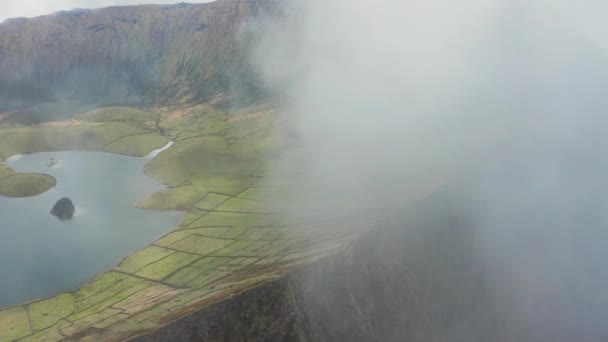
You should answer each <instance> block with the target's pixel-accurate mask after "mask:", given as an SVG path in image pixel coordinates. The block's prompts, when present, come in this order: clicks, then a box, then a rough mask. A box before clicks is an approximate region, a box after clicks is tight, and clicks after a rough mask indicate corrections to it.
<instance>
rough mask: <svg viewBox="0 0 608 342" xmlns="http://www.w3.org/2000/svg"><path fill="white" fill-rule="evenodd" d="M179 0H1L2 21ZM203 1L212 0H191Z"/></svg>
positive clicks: (0, 17) (193, 1) (0, 16)
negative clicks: (73, 10)
mask: <svg viewBox="0 0 608 342" xmlns="http://www.w3.org/2000/svg"><path fill="white" fill-rule="evenodd" d="M177 2H179V0H44V1H40V0H20V1H14V0H0V4H1V5H2V11H1V12H0V21H4V20H5V19H8V18H17V17H36V16H40V15H45V14H50V13H53V12H57V11H63V10H71V9H74V8H101V7H108V6H123V5H141V4H173V3H177ZM188 2H192V3H201V2H211V1H210V0H190V1H188Z"/></svg>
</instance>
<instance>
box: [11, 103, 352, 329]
mask: <svg viewBox="0 0 608 342" xmlns="http://www.w3.org/2000/svg"><path fill="white" fill-rule="evenodd" d="M180 113H181V114H180ZM178 114H180V115H174V116H171V115H164V116H156V114H152V113H147V112H143V111H139V110H133V109H128V108H120V107H118V108H117V107H110V108H103V109H99V110H95V111H91V112H88V113H85V114H83V115H81V116H79V117H78V119H79V120H81V121H78V124H77V125H74V126H68V127H49V126H39V127H13V128H0V142H2V143H1V144H0V156H1V157H8V156H11V155H14V154H19V153H28V152H39V151H57V150H83V149H84V150H96V151H109V152H114V153H121V154H128V155H137V156H142V155H145V154H147V153H148V152H150V151H151V150H154V149H156V148H159V147H161V146H162V145H164V144H165V143H166V141H167V140H166V138H165V137H163V136H161V135H160V134H158V132H157V128H156V127H157V123H158V124H159V125H158V127H160V128H163V130H164V134H165V135H167V136H168V137H170V138H172V139H175V140H176V143H175V144H174V145H173V146H172V147H171V148H170V149H168V150H166V151H164V152H163V153H161V154H160V155H158V156H157V157H155V158H154V159H153V160H151V161H149V162H148V163H147V165H146V167H145V172H146V173H147V174H148V175H149V176H151V177H153V178H155V179H157V180H159V181H160V182H162V183H164V184H166V185H168V186H169V187H170V188H168V189H164V190H161V191H159V192H157V193H154V194H152V195H150V196H149V197H147V198H145V199H142V200H141V201H139V202H138V203H137V204H136V205H137V206H138V207H141V208H146V209H156V210H184V211H187V212H186V213H185V215H184V219H183V222H182V223H181V224H180V226H179V227H177V230H175V231H173V232H171V233H169V234H167V235H165V236H164V237H162V238H160V239H159V240H158V241H156V242H155V243H154V244H153V245H151V246H149V247H147V248H144V249H142V250H140V251H139V252H137V253H135V254H133V255H131V256H128V257H126V258H125V259H123V260H122V261H121V262H120V264H119V265H117V266H116V268H115V269H114V270H111V271H109V272H106V273H104V274H102V275H100V276H98V277H97V278H95V279H93V280H92V281H91V282H90V283H88V284H85V285H83V286H82V287H80V288H79V289H77V290H75V291H72V292H70V293H68V294H64V295H61V296H57V297H53V298H50V299H46V300H43V301H40V302H36V303H31V304H29V305H27V304H26V305H23V306H19V307H16V308H13V309H8V310H0V327H2V328H0V341H4V340H13V339H16V338H21V337H24V336H27V335H29V334H32V335H31V336H29V337H28V338H27V339H26V340H32V341H34V340H40V341H44V340H47V341H51V340H56V339H64V338H74V337H75V336H74V335H75V334H78V333H79V332H83V331H87V334H86V335H87V336H86V337H87V338H88V340H91V341H94V340H105V339H107V338H108V336H110V337H112V336H114V337H116V339H117V340H122V339H124V337H128V336H132V335H133V333H139V332H142V331H146V330H150V329H154V328H157V327H158V325H159V324H160V323H159V322H164V321H165V320H167V319H173V318H174V316H175V315H178V316H175V317H179V313H181V312H184V313H185V312H189V310H192V309H195V308H198V307H201V306H203V305H206V304H205V303H207V302H206V300H207V301H209V303H211V302H215V301H217V300H221V299H222V298H226V297H227V296H229V295H231V294H233V293H234V292H235V291H242V290H245V289H246V288H248V287H251V286H255V285H258V284H260V283H261V282H264V281H267V280H269V279H274V278H276V277H277V276H278V275H280V274H281V273H282V272H285V271H286V269H285V268H284V263H283V262H284V260H287V261H289V262H290V263H292V262H293V263H296V262H298V261H301V260H304V259H306V258H310V257H313V256H315V255H320V254H322V253H328V252H330V251H331V250H334V249H332V248H334V247H335V246H336V245H335V244H331V243H329V242H330V241H328V242H327V243H326V245H327V246H329V247H325V246H321V247H319V248H311V249H305V248H304V247H303V246H300V244H301V240H302V241H303V240H304V237H305V236H306V234H307V232H308V230H307V229H306V227H304V228H303V227H300V226H289V227H286V226H284V217H282V216H283V215H281V214H279V213H276V212H275V211H277V210H278V211H280V210H284V209H286V208H287V206H286V205H282V204H280V203H281V202H283V200H284V199H285V198H286V193H285V191H283V189H284V186H285V185H288V184H290V182H292V181H293V179H292V178H290V177H289V176H284V175H281V177H278V178H280V179H278V178H277V177H275V175H274V174H273V173H272V172H270V171H269V170H275V168H273V167H272V165H271V162H270V161H269V160H271V159H272V157H273V156H274V155H275V152H276V151H277V150H278V149H280V148H282V146H283V145H282V141H283V138H284V137H282V136H281V135H280V134H275V133H274V131H273V129H272V128H273V125H274V122H275V120H276V115H275V113H274V112H273V111H272V110H271V109H270V108H268V107H266V106H256V107H251V108H245V109H242V110H239V111H237V112H233V113H231V112H227V111H226V109H225V108H220V107H217V106H213V105H202V106H196V107H193V108H190V109H187V110H185V111H183V112H182V111H178ZM159 118H164V119H160V121H159V122H157V121H156V120H157V119H159ZM152 121H154V122H152ZM272 163H274V162H272ZM273 165H274V164H273ZM3 176H4V178H2V177H3ZM262 176H263V177H262ZM13 177H17V178H15V179H14V180H18V179H19V178H23V177H24V176H21V175H16V174H14V172H13V171H12V170H10V169H8V168H6V167H2V166H0V192H1V191H2V184H3V181H4V180H10V179H11V178H13ZM24 179H25V178H24ZM7 184H8V183H7ZM270 186H271V187H270ZM14 187H16V186H15V185H13V188H14ZM26 187H27V186H26ZM7 188H8V187H7ZM294 236H297V239H296V238H293V237H294ZM298 246H299V247H298ZM340 246H342V245H340ZM317 247H318V246H317ZM273 267H274V268H273ZM212 299H213V300H212ZM28 314H29V319H33V321H32V325H31V326H30V325H29V322H28ZM5 327H8V329H10V330H6V328H5ZM88 334H92V335H90V336H88ZM95 334H100V335H95ZM77 336H78V338H81V339H82V340H87V339H86V338H85V336H84V335H82V336H81V335H77ZM110 339H111V338H110Z"/></svg>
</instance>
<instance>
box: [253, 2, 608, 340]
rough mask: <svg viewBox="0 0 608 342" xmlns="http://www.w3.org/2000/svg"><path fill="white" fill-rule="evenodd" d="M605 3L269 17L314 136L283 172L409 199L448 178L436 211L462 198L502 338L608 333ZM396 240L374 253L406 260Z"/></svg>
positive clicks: (276, 85) (298, 108) (327, 188)
mask: <svg viewBox="0 0 608 342" xmlns="http://www.w3.org/2000/svg"><path fill="white" fill-rule="evenodd" d="M605 7H606V5H605V4H603V3H600V2H598V1H596V2H586V3H585V4H578V3H577V4H574V3H572V2H565V1H562V2H560V1H558V2H548V1H541V2H534V3H533V4H531V3H529V2H525V1H499V0H494V1H483V0H467V1H459V2H445V1H437V0H432V1H397V0H380V1H374V2H366V1H347V0H335V1H331V2H326V1H317V0H311V1H291V2H289V4H287V5H286V6H285V13H284V16H283V20H281V21H279V22H276V21H269V22H265V23H261V24H258V27H256V29H257V30H263V31H264V32H265V35H264V36H265V39H263V40H262V41H261V42H260V43H259V44H258V48H257V50H256V53H254V56H253V62H254V64H255V65H256V66H257V70H258V72H259V74H260V75H261V76H262V79H263V80H264V81H265V84H266V86H267V87H269V88H270V89H272V90H274V91H275V92H277V93H281V94H282V95H283V97H284V99H285V109H284V111H285V117H286V118H289V120H290V124H291V127H292V129H293V134H294V136H297V138H298V141H300V142H301V145H299V146H301V148H299V149H297V151H296V152H295V153H294V154H295V155H297V157H295V158H292V159H289V160H285V161H284V162H283V163H282V164H281V165H279V167H278V168H277V170H275V172H276V173H277V174H281V173H283V172H285V170H287V169H299V170H300V173H299V177H300V184H299V185H297V186H295V187H294V189H292V190H293V192H294V193H296V194H297V196H300V197H301V198H300V199H301V200H304V201H306V202H308V203H309V205H310V206H311V207H314V208H316V209H319V208H324V209H325V210H328V211H340V210H344V207H350V208H352V209H353V210H355V211H356V210H357V209H362V208H369V204H370V203H372V204H373V205H374V206H375V207H383V208H387V207H393V209H394V210H395V211H399V210H403V211H404V210H405V207H406V206H407V205H406V203H409V202H407V201H406V199H408V198H411V199H419V198H424V197H425V196H429V195H430V194H432V193H435V194H439V196H441V193H442V189H450V190H449V192H450V193H451V194H452V195H451V199H450V200H449V201H448V203H449V204H448V205H447V209H446V207H442V209H441V210H440V209H437V211H436V212H434V213H433V214H432V215H435V216H437V217H441V216H442V215H448V213H447V212H448V211H449V212H451V211H454V210H456V209H455V208H457V210H458V215H460V216H462V217H464V218H465V222H467V227H468V228H469V230H467V234H468V235H467V236H466V237H467V238H470V240H471V243H470V246H469V245H468V246H469V247H467V248H468V250H467V252H469V253H470V254H471V255H472V258H473V261H472V263H473V264H475V265H477V266H476V267H479V270H478V271H479V272H478V273H479V274H482V277H483V279H484V281H485V283H486V284H491V286H490V288H489V290H488V291H489V292H490V293H492V294H493V296H494V298H492V299H491V300H489V301H491V302H492V303H493V305H495V306H496V307H495V310H496V311H494V312H492V315H494V317H493V318H495V320H496V321H499V322H501V323H500V324H502V327H503V328H504V331H503V334H502V335H501V336H502V339H501V338H498V337H497V336H496V335H497V334H496V335H492V334H491V333H490V336H493V337H494V338H495V339H493V340H509V338H508V337H505V336H510V339H511V340H539V341H572V340H582V341H599V340H603V339H605V338H606V337H607V336H608V328H607V327H608V325H607V324H606V317H608V305H606V304H607V303H608V296H607V295H606V294H605V292H606V291H605V289H606V288H608V264H607V263H606V262H605V260H606V257H607V256H608V252H607V251H608V248H606V247H608V246H607V245H608V217H607V215H606V208H608V195H607V194H608V191H606V190H607V186H606V182H605V180H604V176H605V175H606V174H608V156H607V155H606V153H605V151H604V149H605V148H604V146H605V145H606V143H607V142H608V141H607V140H608V138H607V135H606V134H605V128H606V127H607V125H608V117H607V116H606V115H605V111H606V109H608V100H607V97H606V94H605V89H608V88H607V86H608V64H607V63H606V61H607V57H608V54H607V53H606V51H607V50H606V47H608V44H607V40H606V38H605V37H606V34H605V33H606V31H607V30H608V27H606V25H605V24H604V23H602V21H601V19H600V13H604V11H602V10H605ZM435 196H437V195H435ZM313 212H314V211H313ZM400 217H402V221H401V222H400V223H397V225H402V226H403V227H406V226H409V224H408V216H407V215H404V216H400ZM438 220H439V219H438ZM404 229H406V228H404ZM429 229H433V227H430V228H429ZM411 234H420V230H413V231H412V233H411ZM403 236H404V237H405V239H409V240H416V239H417V237H416V236H415V235H409V236H408V234H407V232H406V233H404V235H403ZM392 247H393V248H392V249H391V248H389V246H386V245H377V246H375V248H376V251H375V254H374V255H376V254H378V253H385V254H386V259H387V260H388V259H389V255H390V257H391V258H393V257H394V255H395V249H399V246H396V247H395V246H394V245H393V246H392ZM426 247H427V248H422V249H421V250H422V251H423V253H428V254H429V255H433V253H434V248H436V247H437V246H433V245H429V246H426ZM442 247H445V246H442ZM454 248H456V247H454ZM410 257H412V256H411V255H410ZM420 259H424V258H422V257H421V258H420ZM391 262H394V260H391ZM455 264H457V263H455ZM422 266H424V264H422ZM456 271H457V270H456ZM448 281H449V280H448ZM475 281H476V280H471V286H472V287H475V288H476V287H477V285H475ZM441 295H445V294H441ZM455 295H457V294H455ZM446 310H447V309H446ZM493 310H494V309H493ZM455 314H456V315H461V316H462V317H467V316H468V315H469V314H470V313H469V312H458V313H455ZM475 315H478V316H479V315H481V316H482V317H483V314H480V313H479V312H477V313H476V314H475ZM462 319H464V318H462ZM468 324H469V326H466V327H464V328H462V329H465V330H466V329H468V330H470V331H472V330H481V329H484V327H479V326H476V325H475V323H474V322H472V321H468ZM505 331H508V332H505ZM465 336H468V337H469V339H468V340H477V339H475V338H473V337H472V336H475V335H472V334H465ZM443 337H444V338H443V339H440V340H448V341H455V340H467V338H462V336H460V337H461V338H456V337H455V336H451V335H449V333H448V334H444V335H443ZM487 337H488V336H486V338H487ZM396 340H398V338H396Z"/></svg>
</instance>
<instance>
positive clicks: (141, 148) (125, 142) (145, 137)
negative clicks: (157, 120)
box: [104, 133, 169, 157]
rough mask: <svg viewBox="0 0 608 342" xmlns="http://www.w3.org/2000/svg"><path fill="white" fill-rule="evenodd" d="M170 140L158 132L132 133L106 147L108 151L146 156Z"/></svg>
mask: <svg viewBox="0 0 608 342" xmlns="http://www.w3.org/2000/svg"><path fill="white" fill-rule="evenodd" d="M168 141H169V140H168V139H167V138H165V137H164V136H162V135H160V134H156V133H147V134H138V135H131V136H127V137H124V138H120V139H118V140H116V141H115V142H113V143H111V144H109V145H107V146H106V147H105V149H104V150H105V151H106V152H111V153H118V154H125V155H129V156H135V157H144V156H146V155H147V154H149V153H150V152H152V151H154V150H157V149H159V148H161V147H163V146H165V145H166V144H167V142H168Z"/></svg>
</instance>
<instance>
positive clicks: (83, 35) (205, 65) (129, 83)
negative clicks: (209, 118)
mask: <svg viewBox="0 0 608 342" xmlns="http://www.w3.org/2000/svg"><path fill="white" fill-rule="evenodd" d="M262 6H263V5H262V4H261V3H260V1H257V0H256V1H241V0H222V1H217V2H213V3H208V4H178V5H171V6H131V7H113V8H105V9H99V10H73V11H69V12H59V13H56V14H53V15H49V16H43V17H38V18H34V19H9V20H7V21H5V22H4V23H2V24H0V75H1V76H0V110H1V109H4V110H9V109H14V108H20V107H25V106H30V105H34V104H37V103H41V102H49V101H57V100H63V101H66V100H69V101H78V102H80V103H86V104H95V105H103V104H110V103H121V104H127V103H130V104H146V105H159V104H163V105H165V104H180V103H184V102H195V101H197V100H200V99H204V98H206V97H209V96H211V95H214V94H217V93H218V92H222V91H226V90H235V89H236V88H243V89H245V88H247V87H248V86H249V85H250V84H248V82H249V81H251V76H250V72H249V67H248V65H247V52H246V51H247V45H248V37H247V35H246V34H243V31H242V30H241V28H242V25H243V23H244V22H245V21H247V20H248V19H249V18H251V17H253V16H255V15H256V14H257V13H258V11H259V10H260V8H261V7H262ZM237 80H238V82H237ZM236 90H238V89H236Z"/></svg>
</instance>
